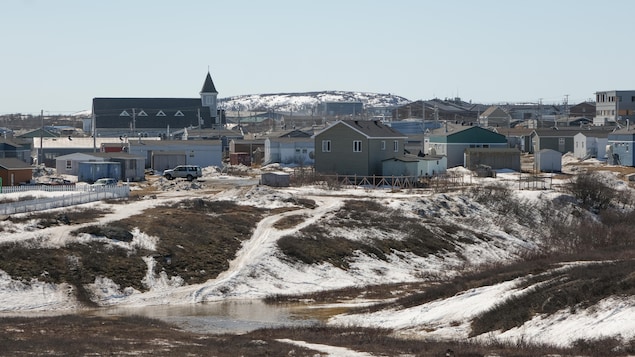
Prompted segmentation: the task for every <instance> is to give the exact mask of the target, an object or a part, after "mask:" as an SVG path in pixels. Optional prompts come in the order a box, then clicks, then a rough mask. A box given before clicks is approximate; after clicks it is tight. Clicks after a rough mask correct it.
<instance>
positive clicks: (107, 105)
mask: <svg viewBox="0 0 635 357" xmlns="http://www.w3.org/2000/svg"><path fill="white" fill-rule="evenodd" d="M93 114H94V115H95V118H96V122H97V123H96V125H97V128H100V129H102V128H126V129H129V128H130V126H131V123H132V122H133V118H134V122H135V127H136V128H137V129H139V130H143V129H144V128H165V127H167V126H170V127H171V128H183V127H189V126H198V124H199V115H200V117H201V119H203V120H206V119H207V121H208V123H209V118H210V116H211V113H210V109H209V108H208V107H203V106H202V104H201V99H200V98H93Z"/></svg>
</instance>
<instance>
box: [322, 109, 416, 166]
mask: <svg viewBox="0 0 635 357" xmlns="http://www.w3.org/2000/svg"><path fill="white" fill-rule="evenodd" d="M314 139H315V144H314V145H315V148H316V150H315V170H316V171H317V172H320V173H324V174H340V175H360V176H372V175H382V161H383V160H385V159H389V158H393V157H396V156H401V155H403V154H404V143H405V141H406V136H405V135H403V134H401V133H399V132H397V131H396V130H394V129H392V128H391V127H389V126H386V125H384V124H382V123H381V122H380V121H377V120H340V121H337V122H335V123H334V124H333V125H331V126H329V127H327V128H326V129H324V130H322V131H321V132H319V133H317V134H315V135H314Z"/></svg>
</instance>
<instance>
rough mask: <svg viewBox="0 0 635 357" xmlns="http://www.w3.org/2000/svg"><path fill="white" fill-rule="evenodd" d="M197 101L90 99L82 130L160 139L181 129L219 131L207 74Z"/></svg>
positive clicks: (222, 121)
mask: <svg viewBox="0 0 635 357" xmlns="http://www.w3.org/2000/svg"><path fill="white" fill-rule="evenodd" d="M199 94H200V97H199V98H93V106H92V118H90V119H87V120H86V121H85V122H84V131H85V132H89V133H91V134H92V135H95V136H96V137H117V136H119V137H121V136H126V137H162V138H165V137H166V135H168V136H169V133H170V131H175V130H182V129H184V128H201V129H204V128H205V129H210V128H219V127H220V126H221V125H223V124H225V118H224V115H223V113H222V111H221V110H219V109H218V107H217V103H218V98H217V97H218V91H217V90H216V87H215V86H214V82H213V81H212V76H211V75H210V73H209V72H208V73H207V76H206V77H205V81H204V83H203V88H202V89H201V91H200V92H199Z"/></svg>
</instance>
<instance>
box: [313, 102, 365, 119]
mask: <svg viewBox="0 0 635 357" xmlns="http://www.w3.org/2000/svg"><path fill="white" fill-rule="evenodd" d="M318 108H319V109H318V114H320V115H326V116H332V117H335V116H352V117H356V116H361V115H362V114H364V103H362V102H323V103H320V105H319V107H318Z"/></svg>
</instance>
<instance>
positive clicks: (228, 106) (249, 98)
mask: <svg viewBox="0 0 635 357" xmlns="http://www.w3.org/2000/svg"><path fill="white" fill-rule="evenodd" d="M324 102H362V103H364V107H365V108H381V107H394V106H399V105H404V104H407V103H409V102H410V100H408V99H406V98H404V97H400V96H398V95H394V94H380V93H364V92H346V91H321V92H305V93H278V94H250V95H238V96H233V97H228V98H221V99H219V103H220V107H221V108H223V109H225V110H227V111H263V112H266V111H282V112H310V111H311V110H312V109H315V108H316V107H317V106H318V105H320V103H324Z"/></svg>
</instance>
